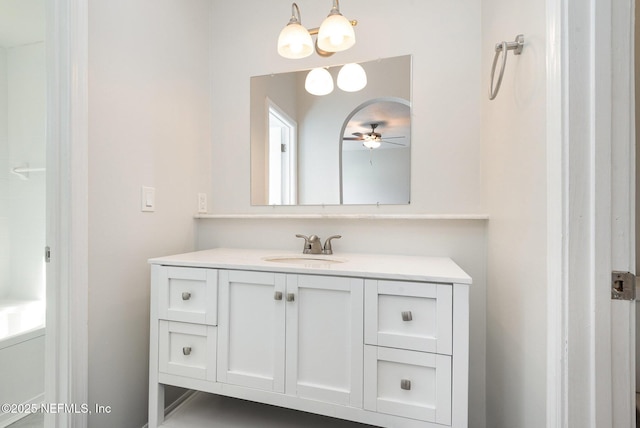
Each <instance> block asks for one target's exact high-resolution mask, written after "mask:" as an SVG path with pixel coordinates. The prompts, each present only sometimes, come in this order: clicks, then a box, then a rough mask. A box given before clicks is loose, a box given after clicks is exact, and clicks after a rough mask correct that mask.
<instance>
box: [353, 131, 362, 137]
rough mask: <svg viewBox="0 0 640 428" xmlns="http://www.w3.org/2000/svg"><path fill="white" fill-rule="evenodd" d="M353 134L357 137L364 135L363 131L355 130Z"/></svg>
mask: <svg viewBox="0 0 640 428" xmlns="http://www.w3.org/2000/svg"><path fill="white" fill-rule="evenodd" d="M351 135H355V136H356V137H362V136H363V135H364V134H363V133H362V132H354V133H353V134H351Z"/></svg>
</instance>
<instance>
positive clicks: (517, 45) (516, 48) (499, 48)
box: [489, 34, 524, 100]
mask: <svg viewBox="0 0 640 428" xmlns="http://www.w3.org/2000/svg"><path fill="white" fill-rule="evenodd" d="M523 46H524V36H523V35H522V34H518V35H517V36H516V40H515V41H514V42H504V41H503V42H502V43H497V44H496V54H495V55H494V57H493V65H492V66H491V85H490V86H489V99H490V100H493V99H494V98H495V97H496V96H497V95H498V91H499V90H500V84H501V83H502V76H504V69H505V67H506V65H507V51H513V54H514V55H520V54H521V53H522V47H523ZM501 52H502V66H501V67H500V74H499V75H498V81H497V82H496V87H495V88H494V87H493V80H494V77H495V74H496V65H497V63H498V58H499V57H500V53H501Z"/></svg>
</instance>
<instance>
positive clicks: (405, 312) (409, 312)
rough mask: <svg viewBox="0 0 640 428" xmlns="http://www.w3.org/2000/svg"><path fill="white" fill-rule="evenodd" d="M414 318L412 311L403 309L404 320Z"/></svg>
mask: <svg viewBox="0 0 640 428" xmlns="http://www.w3.org/2000/svg"><path fill="white" fill-rule="evenodd" d="M412 319H413V315H412V314H411V311H403V312H402V321H411V320H412Z"/></svg>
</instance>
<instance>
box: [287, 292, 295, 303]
mask: <svg viewBox="0 0 640 428" xmlns="http://www.w3.org/2000/svg"><path fill="white" fill-rule="evenodd" d="M295 300H296V296H295V294H293V293H287V302H293V301H295Z"/></svg>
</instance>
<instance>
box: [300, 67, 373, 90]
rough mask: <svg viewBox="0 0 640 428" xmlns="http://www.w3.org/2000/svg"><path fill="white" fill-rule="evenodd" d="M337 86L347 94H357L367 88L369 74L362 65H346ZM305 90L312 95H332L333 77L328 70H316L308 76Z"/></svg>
mask: <svg viewBox="0 0 640 428" xmlns="http://www.w3.org/2000/svg"><path fill="white" fill-rule="evenodd" d="M337 84H338V88H340V89H342V90H343V91H345V92H357V91H359V90H361V89H362V88H364V87H365V86H367V73H366V72H365V71H364V68H362V66H361V65H360V64H356V63H351V64H345V65H343V66H342V68H341V69H340V71H339V72H338V78H337ZM304 88H305V89H306V90H307V92H309V93H310V94H312V95H319V96H322V95H327V94H330V93H331V92H333V77H331V73H329V70H327V69H326V68H322V67H318V68H314V69H313V70H311V71H310V72H309V73H308V74H307V77H306V79H305V81H304Z"/></svg>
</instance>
